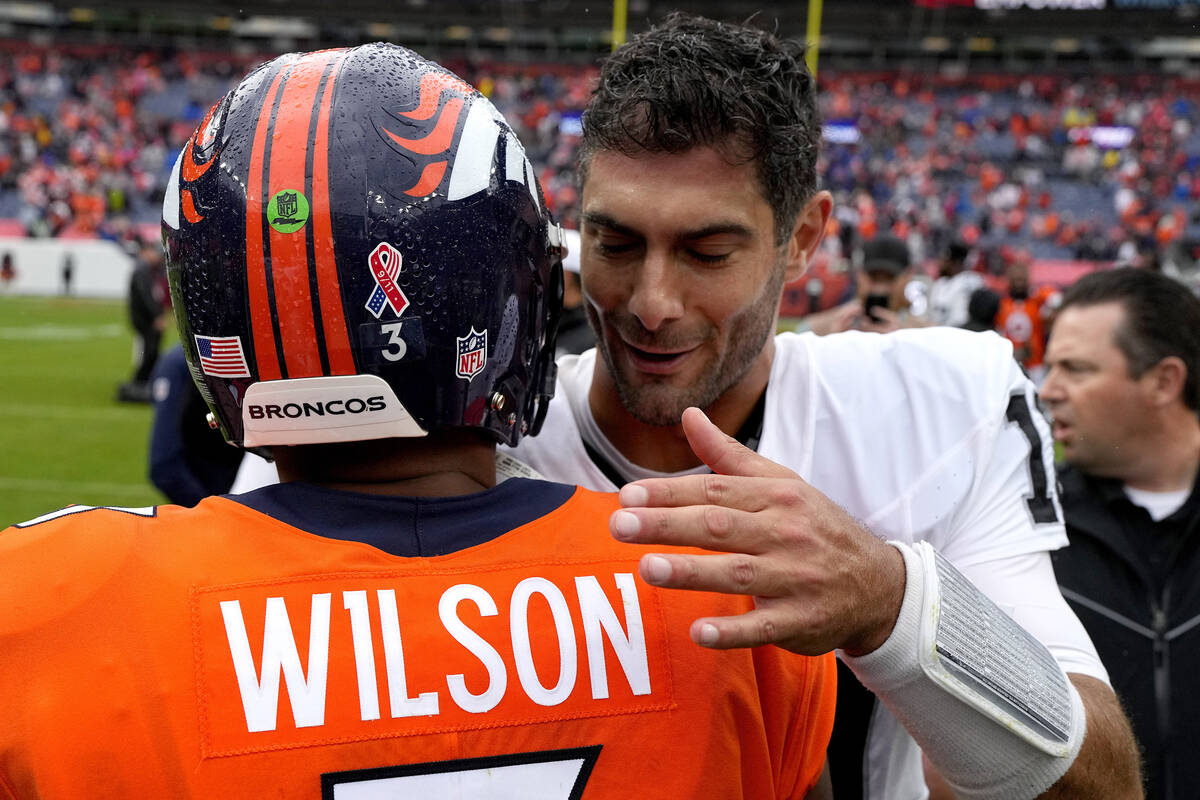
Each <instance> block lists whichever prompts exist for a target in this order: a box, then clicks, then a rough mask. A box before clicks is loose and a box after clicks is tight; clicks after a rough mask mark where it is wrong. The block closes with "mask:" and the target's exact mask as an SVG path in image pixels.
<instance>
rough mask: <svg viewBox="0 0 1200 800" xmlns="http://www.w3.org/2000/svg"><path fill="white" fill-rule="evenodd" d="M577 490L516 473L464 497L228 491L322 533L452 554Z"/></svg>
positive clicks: (309, 488)
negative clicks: (523, 476)
mask: <svg viewBox="0 0 1200 800" xmlns="http://www.w3.org/2000/svg"><path fill="white" fill-rule="evenodd" d="M574 493H575V487H574V486H568V485H566V484H563V483H550V482H549V481H535V480H529V479H526V478H509V479H508V480H506V481H504V482H503V483H501V484H499V485H498V486H495V487H493V488H491V489H488V490H486V491H483V492H478V493H476V494H468V495H462V496H459V497H385V496H382V495H375V494H362V493H360V492H342V491H337V490H334V489H325V488H322V487H319V486H313V485H312V484H306V483H279V484H274V485H272V486H264V487H263V488H261V489H256V490H254V491H252V492H247V493H246V494H240V495H226V496H225V497H226V499H228V500H232V501H234V502H235V503H241V504H242V505H244V506H246V507H248V508H252V509H254V510H255V511H258V512H259V513H261V514H266V515H267V516H270V517H273V518H275V519H277V520H279V521H280V522H283V523H285V524H287V525H291V526H292V527H293V528H299V529H300V530H303V531H307V532H309V533H313V534H316V535H317V536H324V537H326V538H329V539H343V540H346V541H352V542H363V543H364V544H369V545H371V546H372V547H377V548H379V549H380V550H383V551H384V552H386V553H391V554H392V555H394V556H410V557H411V556H438V555H445V554H446V553H454V552H457V551H459V550H465V549H466V548H468V547H474V546H475V545H477V544H482V543H484V542H488V541H491V540H492V539H495V538H497V537H499V536H501V535H503V534H505V533H507V532H508V531H510V530H512V529H513V528H519V527H520V526H522V525H524V524H526V523H528V522H532V521H533V520H535V519H538V518H539V517H543V516H545V515H546V514H548V513H550V512H551V511H553V510H554V509H556V508H558V507H559V506H561V505H562V504H563V503H565V502H566V501H567V500H568V499H569V498H570V497H571V495H572V494H574Z"/></svg>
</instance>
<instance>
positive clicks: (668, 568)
mask: <svg viewBox="0 0 1200 800" xmlns="http://www.w3.org/2000/svg"><path fill="white" fill-rule="evenodd" d="M638 573H639V574H640V575H641V576H642V580H644V581H646V583H649V584H651V585H652V586H658V587H661V588H666V589H689V590H691V591H699V592H721V593H723V594H740V595H747V596H750V597H780V596H783V595H787V594H793V593H795V592H796V590H797V587H796V586H795V585H793V580H794V579H789V578H788V576H786V575H785V574H783V573H781V572H780V571H779V570H777V569H774V568H773V565H772V564H771V562H770V561H768V560H767V559H763V558H757V557H755V556H752V555H748V554H746V553H731V554H728V555H724V554H723V555H705V556H696V555H685V554H682V553H670V554H666V553H651V554H649V555H645V556H642V558H641V560H640V561H639V562H638Z"/></svg>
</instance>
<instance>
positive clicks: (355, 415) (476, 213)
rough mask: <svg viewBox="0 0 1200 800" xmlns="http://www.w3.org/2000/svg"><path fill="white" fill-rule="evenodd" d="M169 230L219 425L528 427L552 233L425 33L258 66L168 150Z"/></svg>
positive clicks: (514, 432) (491, 123)
mask: <svg viewBox="0 0 1200 800" xmlns="http://www.w3.org/2000/svg"><path fill="white" fill-rule="evenodd" d="M163 238H164V244H165V247H166V251H167V273H168V278H169V281H170V285H171V295H172V299H173V301H174V305H175V309H176V315H177V319H178V322H179V332H180V339H181V340H182V341H183V345H184V349H185V352H186V354H187V359H188V364H189V366H190V368H191V371H192V375H193V377H194V378H195V380H196V383H197V385H198V386H199V387H200V391H201V393H202V394H203V395H204V397H205V400H207V402H208V404H209V406H210V408H211V409H212V411H213V414H214V416H215V418H216V420H217V421H218V422H219V423H220V426H221V428H222V431H223V432H224V434H225V437H226V438H227V439H228V440H229V441H230V442H231V443H233V444H236V445H239V446H245V447H255V446H270V445H293V444H311V443H321V442H339V441H357V440H364V439H377V438H385V437H391V436H420V435H424V434H425V433H427V432H429V431H432V430H437V429H442V428H460V427H466V428H475V429H480V430H483V431H486V432H487V433H488V434H490V435H491V436H492V437H493V438H494V439H496V440H497V441H499V442H504V443H506V444H515V443H516V441H517V440H518V439H519V438H520V437H521V436H522V435H524V434H527V433H536V432H537V429H538V428H539V427H540V424H541V420H542V418H543V416H544V414H545V409H546V404H547V403H548V402H549V398H550V395H551V394H552V392H553V386H554V361H553V357H554V330H555V325H556V322H557V317H558V313H559V309H560V306H561V296H562V266H561V252H562V248H561V232H560V229H559V227H558V226H557V225H556V224H555V223H554V221H553V219H552V218H551V215H550V213H549V211H548V210H547V208H546V204H545V199H544V197H543V195H542V191H541V188H540V186H539V185H538V183H537V181H536V179H535V177H534V174H533V168H532V167H531V166H530V163H529V160H528V159H527V158H526V156H525V151H524V148H523V147H522V146H521V144H520V142H519V141H518V140H517V138H516V136H515V135H514V134H513V132H512V130H511V129H510V128H509V126H508V125H507V124H506V123H505V121H504V118H503V117H502V116H501V115H500V113H499V112H498V111H497V110H496V109H495V107H493V106H492V104H491V102H489V101H488V99H487V98H485V97H484V96H483V95H481V94H480V93H479V92H477V91H476V90H475V89H473V88H472V87H471V86H470V85H468V84H467V83H464V82H463V81H462V80H460V79H459V78H458V77H457V76H455V75H454V74H452V73H451V72H449V71H447V70H446V69H444V68H443V67H441V66H439V65H437V64H435V63H433V62H430V61H427V60H425V59H424V58H422V57H420V56H418V55H417V54H416V53H413V52H412V51H410V50H407V49H405V48H403V47H399V46H396V45H392V44H384V43H376V44H368V45H363V46H361V47H355V48H350V49H335V50H323V51H319V52H313V53H299V54H297V53H293V54H289V55H284V56H280V57H279V58H276V59H275V60H273V61H270V62H268V63H266V64H264V65H262V66H260V67H259V68H257V69H256V70H254V71H253V72H252V73H251V74H250V75H248V76H247V77H246V78H245V79H243V80H242V82H241V83H240V84H239V85H238V86H237V88H235V89H234V90H233V91H231V92H230V93H229V94H228V95H226V96H225V98H224V99H222V100H221V101H220V102H219V103H217V104H216V105H215V106H214V107H213V108H212V110H211V111H209V113H208V115H207V116H206V117H205V119H204V120H203V122H202V123H201V124H200V127H199V128H198V129H197V130H196V132H195V133H194V134H193V135H192V137H191V139H189V140H188V142H187V144H186V146H185V147H184V148H183V150H182V152H181V153H180V154H179V158H178V159H177V161H176V162H175V167H174V169H173V170H172V173H171V178H170V182H169V185H168V188H167V193H166V197H165V199H164V201H163Z"/></svg>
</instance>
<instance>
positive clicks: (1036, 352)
mask: <svg viewBox="0 0 1200 800" xmlns="http://www.w3.org/2000/svg"><path fill="white" fill-rule="evenodd" d="M1057 293H1058V290H1057V289H1054V288H1053V287H1049V286H1046V287H1043V288H1041V289H1039V290H1037V291H1036V292H1034V293H1033V294H1031V295H1030V296H1029V297H1026V298H1023V299H1021V300H1017V299H1014V298H1012V297H1008V296H1005V297H1003V298H1001V299H1000V309H999V310H998V311H997V312H996V330H998V331H999V332H1000V335H1001V336H1005V337H1007V338H1008V340H1009V341H1010V342H1012V343H1013V356H1014V357H1015V358H1016V359H1017V362H1018V363H1020V364H1021V365H1022V366H1024V367H1036V366H1038V365H1040V364H1041V363H1042V359H1043V358H1044V357H1045V354H1046V313H1045V306H1046V303H1047V302H1049V301H1050V300H1051V299H1052V298H1053V297H1054V295H1055V294H1057Z"/></svg>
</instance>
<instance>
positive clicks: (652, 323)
mask: <svg viewBox="0 0 1200 800" xmlns="http://www.w3.org/2000/svg"><path fill="white" fill-rule="evenodd" d="M681 278H682V276H681V275H680V274H679V268H678V266H677V265H676V263H675V258H674V255H673V254H672V253H671V251H670V250H666V249H660V248H653V249H649V250H647V252H646V258H645V260H644V261H643V262H642V264H641V268H640V269H639V270H638V271H637V278H636V283H635V284H634V286H633V292H632V293H631V294H630V297H629V312H630V313H631V314H633V315H634V316H636V317H637V318H638V320H639V321H640V322H641V323H642V326H643V327H645V328H646V330H649V331H655V330H658V329H659V328H660V327H662V325H663V324H664V323H667V322H670V321H671V320H675V319H679V318H680V317H681V316H683V293H682V287H681V285H680V283H681Z"/></svg>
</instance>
